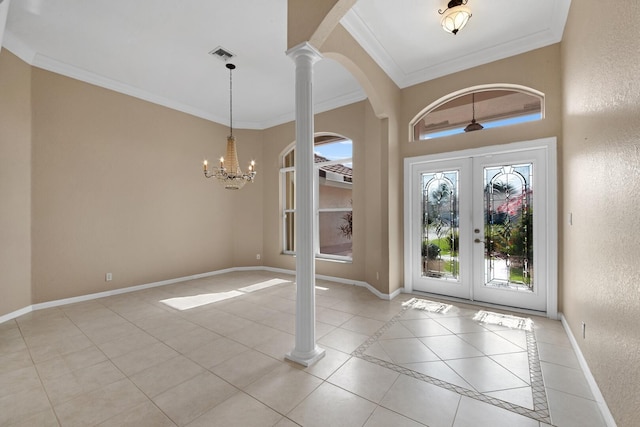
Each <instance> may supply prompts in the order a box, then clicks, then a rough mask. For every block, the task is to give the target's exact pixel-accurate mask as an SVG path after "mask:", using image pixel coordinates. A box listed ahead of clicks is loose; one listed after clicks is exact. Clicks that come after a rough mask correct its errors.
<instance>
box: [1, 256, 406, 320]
mask: <svg viewBox="0 0 640 427" xmlns="http://www.w3.org/2000/svg"><path fill="white" fill-rule="evenodd" d="M234 271H271V272H274V273H283V274H291V275H295V273H296V272H295V271H293V270H286V269H283V268H274V267H266V266H255V267H233V268H225V269H222V270H216V271H210V272H208V273H200V274H194V275H191V276H184V277H178V278H175V279H169V280H161V281H159V282H152V283H147V284H144V285H137V286H130V287H127V288H120V289H113V290H109V291H104V292H98V293H94V294H87V295H80V296H77V297H71V298H64V299H59V300H54V301H47V302H42V303H38V304H32V305H30V306H27V307H23V308H21V309H19V310H16V311H14V312H11V313H7V314H5V315H2V316H0V324H1V323H4V322H7V321H9V320H12V319H15V318H16V317H20V316H22V315H24V314H27V313H30V312H32V311H35V310H43V309H45V308H51V307H59V306H62V305H67V304H74V303H77V302H83V301H90V300H93V299H97V298H104V297H110V296H113V295H119V294H125V293H129V292H136V291H141V290H144V289H149V288H155V287H158V286H166V285H172V284H174V283H180V282H186V281H189V280H194V279H202V278H204V277H211V276H218V275H220V274H225V273H232V272H234ZM316 278H318V279H323V280H330V281H332V282H337V283H343V284H346V285H354V286H362V287H364V288H366V289H368V290H369V291H370V292H371V293H373V294H374V295H375V296H377V297H378V298H380V299H383V300H389V301H390V300H392V299H393V298H395V297H396V296H398V295H399V294H400V291H401V290H400V289H398V290H396V291H395V292H393V293H391V294H383V293H382V292H380V291H379V290H377V289H376V288H374V287H373V286H371V285H370V284H368V283H367V282H362V281H359V280H350V279H343V278H341V277H333V276H324V275H319V274H318V275H316Z"/></svg>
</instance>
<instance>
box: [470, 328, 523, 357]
mask: <svg viewBox="0 0 640 427" xmlns="http://www.w3.org/2000/svg"><path fill="white" fill-rule="evenodd" d="M458 336H459V337H460V338H462V339H463V340H465V341H466V342H468V343H469V344H471V345H472V346H474V347H475V348H477V349H478V350H480V351H481V352H483V353H484V354H486V355H493V354H505V353H517V352H520V351H522V350H523V349H522V347H519V346H517V345H515V344H513V343H512V342H510V341H509V340H506V339H504V338H502V337H501V336H499V335H496V334H495V333H493V332H475V333H471V334H459V335H458Z"/></svg>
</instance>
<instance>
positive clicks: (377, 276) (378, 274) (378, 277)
mask: <svg viewBox="0 0 640 427" xmlns="http://www.w3.org/2000/svg"><path fill="white" fill-rule="evenodd" d="M376 280H380V273H378V272H377V271H376Z"/></svg>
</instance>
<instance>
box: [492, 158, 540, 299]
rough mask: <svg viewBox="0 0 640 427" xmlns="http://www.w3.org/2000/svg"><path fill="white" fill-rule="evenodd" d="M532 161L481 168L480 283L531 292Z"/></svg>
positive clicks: (532, 281) (532, 284) (532, 273)
mask: <svg viewBox="0 0 640 427" xmlns="http://www.w3.org/2000/svg"><path fill="white" fill-rule="evenodd" d="M532 182H533V164H531V163H527V164H517V165H507V166H491V167H485V168H484V231H485V245H484V248H485V250H484V266H485V267H484V284H485V286H491V287H499V288H507V289H512V290H518V291H533V289H534V272H533V221H532V216H533V205H532V201H533V197H532V195H533V188H532V186H531V183H532Z"/></svg>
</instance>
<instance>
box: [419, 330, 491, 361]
mask: <svg viewBox="0 0 640 427" xmlns="http://www.w3.org/2000/svg"><path fill="white" fill-rule="evenodd" d="M420 341H422V342H423V343H424V344H425V345H426V346H427V347H428V348H429V349H430V350H431V351H433V352H434V353H435V354H436V355H437V356H438V357H439V358H440V359H442V360H448V359H462V358H465V357H478V356H483V354H482V352H481V351H480V350H478V349H477V348H475V347H474V346H472V345H471V344H469V343H468V342H466V341H465V340H463V339H462V338H460V337H458V336H457V335H439V336H434V337H424V338H420Z"/></svg>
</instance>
